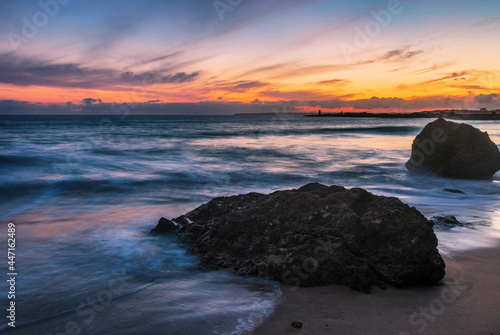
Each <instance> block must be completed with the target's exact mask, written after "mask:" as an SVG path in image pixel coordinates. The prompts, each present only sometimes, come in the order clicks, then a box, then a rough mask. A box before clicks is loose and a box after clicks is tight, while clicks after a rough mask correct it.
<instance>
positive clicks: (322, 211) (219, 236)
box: [174, 184, 445, 292]
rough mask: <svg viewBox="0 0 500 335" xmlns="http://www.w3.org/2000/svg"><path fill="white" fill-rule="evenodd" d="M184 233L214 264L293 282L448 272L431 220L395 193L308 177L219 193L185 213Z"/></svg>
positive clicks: (407, 279)
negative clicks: (273, 187)
mask: <svg viewBox="0 0 500 335" xmlns="http://www.w3.org/2000/svg"><path fill="white" fill-rule="evenodd" d="M174 221H176V222H177V223H179V224H180V225H181V228H180V229H179V230H178V231H177V235H178V236H179V239H180V240H181V241H182V242H184V243H187V244H189V245H190V246H191V247H192V249H193V250H195V251H197V252H199V253H201V255H202V264H204V265H205V266H208V267H210V268H216V269H218V268H233V269H235V270H236V271H237V272H238V273H240V274H243V275H257V276H260V277H264V278H271V279H275V280H278V281H282V282H284V283H287V284H291V285H300V286H304V287H308V286H322V285H331V284H345V285H349V286H350V287H352V288H353V289H356V290H361V291H365V292H368V291H369V290H370V288H371V286H372V285H373V284H377V283H381V282H387V283H390V284H393V285H396V286H408V285H419V284H425V285H432V284H434V283H436V282H437V281H439V280H440V279H442V278H443V276H444V273H445V272H444V267H445V265H444V262H443V260H442V258H441V256H440V255H439V252H438V250H437V248H436V247H437V243H438V241H437V238H436V236H435V235H434V231H433V228H432V226H433V223H432V222H431V221H428V220H427V219H426V218H425V217H424V216H423V215H422V214H421V213H420V212H419V211H418V210H417V209H415V208H414V207H409V206H408V205H405V204H403V203H402V202H401V201H400V200H399V199H397V198H389V197H382V196H375V195H373V194H371V193H369V192H367V191H365V190H363V189H359V188H354V189H351V190H346V189H345V188H343V187H340V186H330V187H327V186H324V185H321V184H309V185H306V186H303V187H301V188H300V189H298V190H289V191H278V192H274V193H272V194H269V195H264V194H258V193H250V194H247V195H239V196H232V197H220V198H215V199H213V200H212V201H210V202H208V203H206V204H204V205H202V206H200V207H198V208H196V209H195V210H193V211H191V212H189V213H187V214H186V215H184V216H181V217H178V218H176V219H174Z"/></svg>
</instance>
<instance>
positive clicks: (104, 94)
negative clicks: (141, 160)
mask: <svg viewBox="0 0 500 335" xmlns="http://www.w3.org/2000/svg"><path fill="white" fill-rule="evenodd" d="M499 32H500V1H498V0H385V1H378V0H357V1H352V0H348V1H344V0H340V1H337V0H329V1H319V0H307V1H305V0H304V1H302V0H287V1H284V0H252V1H249V0H215V1H206V0H204V1H201V0H184V1H159V0H143V1H123V0H120V1H118V0H107V1H102V0H100V1H97V0H85V1H84V0H39V1H38V0H2V1H1V2H0V114H22V113H25V114H26V113H28V114H33V113H35V114H36V113H47V114H51V113H57V114H64V113H95V114H99V113H101V114H106V113H107V114H111V113H117V112H118V113H119V111H120V110H125V109H127V110H128V111H127V113H132V114H140V113H153V114H162V113H165V114H189V113H191V114H192V113H195V114H200V113H207V114H217V113H222V114H224V113H233V112H234V113H238V112H270V111H276V110H278V111H280V112H285V111H287V112H290V111H291V112H295V111H312V110H317V109H319V108H321V109H323V110H325V111H341V110H342V111H370V112H380V111H389V112H393V111H400V112H405V111H418V110H433V109H479V108H488V109H497V108H500V62H499V60H500V34H499Z"/></svg>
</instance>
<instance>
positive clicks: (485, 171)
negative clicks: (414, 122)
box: [406, 118, 500, 179]
mask: <svg viewBox="0 0 500 335" xmlns="http://www.w3.org/2000/svg"><path fill="white" fill-rule="evenodd" d="M406 168H407V169H408V170H409V171H410V172H418V173H424V174H429V173H430V174H435V175H438V176H441V177H446V178H454V179H490V178H491V177H492V176H493V175H494V174H495V173H496V172H497V171H498V170H500V152H499V151H498V147H497V146H496V145H495V143H493V142H492V141H491V140H490V137H489V136H488V133H486V132H484V133H483V132H481V131H480V130H479V129H476V128H474V127H472V126H470V125H468V124H459V123H455V122H451V121H446V120H444V119H442V118H440V119H438V120H436V121H434V122H431V123H429V124H428V125H427V126H425V128H424V130H422V132H421V133H420V134H419V135H418V136H417V137H416V138H415V140H414V141H413V145H412V153H411V158H410V160H409V161H408V162H407V163H406Z"/></svg>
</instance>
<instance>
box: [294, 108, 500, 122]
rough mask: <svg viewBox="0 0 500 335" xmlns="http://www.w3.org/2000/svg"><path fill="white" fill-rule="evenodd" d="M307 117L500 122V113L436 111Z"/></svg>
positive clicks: (327, 114)
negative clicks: (440, 118) (444, 119)
mask: <svg viewBox="0 0 500 335" xmlns="http://www.w3.org/2000/svg"><path fill="white" fill-rule="evenodd" d="M303 115H304V116H305V117H354V118H384V119H434V118H438V117H444V118H447V119H453V120H500V111H469V110H436V111H426V112H415V113H368V112H362V113H351V112H349V113H343V112H341V113H318V114H303Z"/></svg>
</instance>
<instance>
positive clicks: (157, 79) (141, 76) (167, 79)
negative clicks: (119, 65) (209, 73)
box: [120, 71, 200, 84]
mask: <svg viewBox="0 0 500 335" xmlns="http://www.w3.org/2000/svg"><path fill="white" fill-rule="evenodd" d="M199 75H200V73H199V72H193V73H190V74H187V73H185V72H178V73H176V74H169V75H166V76H162V75H161V74H160V73H154V72H142V73H134V72H131V71H129V72H124V73H122V74H121V75H120V78H121V79H122V80H123V81H124V82H127V83H149V84H173V83H185V82H189V81H193V80H194V79H195V78H196V77H198V76H199ZM148 79H152V81H148Z"/></svg>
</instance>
